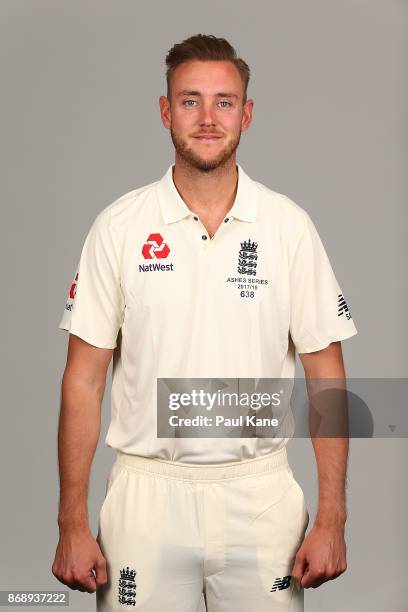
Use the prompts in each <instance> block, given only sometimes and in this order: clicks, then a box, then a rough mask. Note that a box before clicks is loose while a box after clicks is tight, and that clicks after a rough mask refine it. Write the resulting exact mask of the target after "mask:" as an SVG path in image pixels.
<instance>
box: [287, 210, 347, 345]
mask: <svg viewBox="0 0 408 612" xmlns="http://www.w3.org/2000/svg"><path fill="white" fill-rule="evenodd" d="M305 215H306V217H305V219H306V225H305V227H304V229H303V230H302V232H301V236H300V239H299V242H298V243H297V246H296V248H295V252H294V255H293V258H292V262H291V268H290V290H291V304H290V335H291V337H292V340H293V343H294V345H295V347H296V350H297V352H298V353H311V352H313V351H319V350H321V349H323V348H326V347H327V346H328V345H329V344H330V343H331V342H336V341H339V340H345V339H346V338H350V337H351V336H354V335H355V334H357V329H356V326H355V325H354V322H353V319H352V316H351V311H350V308H349V305H348V304H347V302H346V299H345V297H344V294H343V291H342V290H341V288H340V286H339V284H338V282H337V279H336V277H335V275H334V272H333V269H332V267H331V264H330V261H329V258H328V256H327V253H326V251H325V248H324V246H323V244H322V241H321V239H320V236H319V234H318V232H317V230H316V227H315V226H314V224H313V222H312V220H311V219H310V217H309V215H308V213H306V212H305Z"/></svg>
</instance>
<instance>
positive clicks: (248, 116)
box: [241, 100, 254, 132]
mask: <svg viewBox="0 0 408 612" xmlns="http://www.w3.org/2000/svg"><path fill="white" fill-rule="evenodd" d="M253 108H254V101H253V100H247V101H246V102H245V104H244V106H243V109H242V110H243V116H242V122H241V132H246V130H248V129H249V126H250V125H251V121H252V109H253Z"/></svg>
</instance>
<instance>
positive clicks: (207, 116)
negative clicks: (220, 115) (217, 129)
mask: <svg viewBox="0 0 408 612" xmlns="http://www.w3.org/2000/svg"><path fill="white" fill-rule="evenodd" d="M200 125H201V126H213V125H215V120H214V109H213V107H212V105H211V103H208V104H205V103H203V104H202V105H201V113H200Z"/></svg>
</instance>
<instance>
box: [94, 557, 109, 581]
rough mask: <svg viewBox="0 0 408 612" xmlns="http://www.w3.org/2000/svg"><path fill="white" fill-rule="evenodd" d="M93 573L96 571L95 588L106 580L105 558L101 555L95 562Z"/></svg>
mask: <svg viewBox="0 0 408 612" xmlns="http://www.w3.org/2000/svg"><path fill="white" fill-rule="evenodd" d="M95 573H96V588H98V587H100V586H102V585H104V584H106V583H107V582H108V576H107V573H106V560H105V559H104V558H103V557H102V558H100V559H98V560H97V561H96V562H95Z"/></svg>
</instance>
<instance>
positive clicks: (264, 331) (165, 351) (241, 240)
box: [59, 164, 357, 463]
mask: <svg viewBox="0 0 408 612" xmlns="http://www.w3.org/2000/svg"><path fill="white" fill-rule="evenodd" d="M237 170H238V188H237V194H236V198H235V201H234V204H233V206H232V208H231V209H230V210H229V211H228V213H227V215H226V217H225V218H224V220H223V221H222V222H221V224H220V226H219V227H218V229H217V231H216V233H215V235H214V237H213V238H212V239H210V237H209V235H208V232H207V231H206V229H205V227H204V225H203V224H202V222H201V221H200V219H199V218H198V216H197V215H196V214H195V213H193V212H192V211H191V210H190V209H189V208H188V206H187V205H186V204H185V202H184V201H183V199H182V198H181V196H180V194H179V193H178V191H177V189H176V187H175V185H174V182H173V176H172V172H173V165H171V166H170V167H169V168H168V170H167V172H166V174H165V175H164V176H163V177H162V179H161V180H159V181H156V182H154V183H151V184H149V185H146V186H144V187H141V188H139V189H135V190H133V191H130V192H128V193H126V194H124V195H123V196H121V197H120V198H118V199H117V200H115V201H114V202H113V203H112V204H110V205H109V206H107V207H106V208H104V209H103V210H102V211H101V212H100V213H99V214H98V215H97V217H96V219H95V221H94V222H93V224H92V226H91V228H90V230H89V233H88V235H87V237H86V240H85V243H84V245H83V249H82V253H81V256H80V259H79V265H78V267H77V270H76V274H75V277H74V280H73V283H72V285H71V286H70V289H69V293H68V299H67V302H66V306H65V310H64V313H63V316H62V319H61V321H60V324H59V328H61V329H65V330H67V331H69V332H71V333H72V334H75V335H77V336H79V337H80V338H82V339H83V340H85V341H86V342H88V343H90V344H92V345H94V346H96V347H100V348H114V349H115V350H114V353H113V378H112V390H111V421H110V425H109V429H108V432H107V436H106V439H105V443H106V444H107V445H108V446H110V447H112V448H113V449H118V450H122V451H123V452H126V453H134V454H136V455H142V456H145V457H159V458H162V459H166V460H173V461H182V462H189V463H215V462H233V461H240V460H244V459H250V458H253V457H257V456H260V455H265V454H267V453H270V452H271V451H274V450H277V449H279V448H281V447H282V446H284V445H285V444H286V443H287V441H288V439H290V437H291V435H292V434H291V432H289V433H288V437H285V438H231V439H226V438H217V439H212V438H199V439H197V438H158V437H157V412H156V400H157V382H156V379H157V378H187V377H188V378H202V377H217V378H280V377H285V378H292V377H293V376H294V372H295V354H296V351H297V352H298V353H308V352H312V351H317V350H320V349H323V348H325V347H327V346H328V345H329V344H330V343H331V342H334V341H337V340H344V339H346V338H349V337H351V336H353V335H354V334H356V333H357V329H356V327H355V325H354V322H353V320H352V318H351V313H350V310H349V308H348V306H347V304H346V301H345V299H344V296H343V293H342V290H341V288H340V286H339V284H338V282H337V280H336V277H335V275H334V272H333V269H332V267H331V265H330V262H329V259H328V256H327V254H326V251H325V249H324V247H323V244H322V242H321V240H320V237H319V235H318V233H317V230H316V228H315V226H314V224H313V222H312V221H311V219H310V217H309V215H308V213H307V212H306V211H305V210H304V209H303V208H301V207H300V206H299V205H298V204H296V203H295V202H294V201H293V200H291V199H290V198H288V197H287V196H285V195H283V194H280V193H277V192H276V191H273V190H271V189H269V188H268V187H266V186H265V185H263V184H261V183H259V182H256V181H254V180H252V179H251V178H250V177H249V176H248V175H247V174H246V173H245V172H244V170H243V169H242V167H241V166H240V165H239V164H237Z"/></svg>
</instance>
